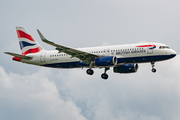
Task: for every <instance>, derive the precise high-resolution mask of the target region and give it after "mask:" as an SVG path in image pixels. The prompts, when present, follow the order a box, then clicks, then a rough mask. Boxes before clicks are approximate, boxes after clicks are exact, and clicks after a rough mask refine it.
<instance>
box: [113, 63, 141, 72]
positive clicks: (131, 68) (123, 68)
mask: <svg viewBox="0 0 180 120" xmlns="http://www.w3.org/2000/svg"><path fill="white" fill-rule="evenodd" d="M137 70H138V64H125V65H119V66H116V67H114V68H113V71H114V73H135V72H137Z"/></svg>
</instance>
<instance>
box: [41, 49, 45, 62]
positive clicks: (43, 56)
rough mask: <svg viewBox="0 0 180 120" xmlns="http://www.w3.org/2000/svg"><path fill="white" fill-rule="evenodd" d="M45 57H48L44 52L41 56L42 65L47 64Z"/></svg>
mask: <svg viewBox="0 0 180 120" xmlns="http://www.w3.org/2000/svg"><path fill="white" fill-rule="evenodd" d="M45 55H46V53H45V52H42V53H41V56H40V61H41V63H44V62H46V59H45Z"/></svg>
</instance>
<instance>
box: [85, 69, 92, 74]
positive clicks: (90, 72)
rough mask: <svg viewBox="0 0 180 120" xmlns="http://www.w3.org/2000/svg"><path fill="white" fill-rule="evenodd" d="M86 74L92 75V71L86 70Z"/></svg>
mask: <svg viewBox="0 0 180 120" xmlns="http://www.w3.org/2000/svg"><path fill="white" fill-rule="evenodd" d="M86 73H87V74H88V75H93V74H94V71H93V70H92V69H87V71H86Z"/></svg>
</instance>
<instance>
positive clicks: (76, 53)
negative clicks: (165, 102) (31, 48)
mask: <svg viewBox="0 0 180 120" xmlns="http://www.w3.org/2000/svg"><path fill="white" fill-rule="evenodd" d="M37 31H38V33H39V36H40V38H41V40H42V41H43V42H45V43H47V44H50V45H52V46H54V47H56V50H59V52H64V53H66V54H69V55H71V56H72V57H76V58H79V59H80V60H82V61H83V62H85V63H86V64H90V62H91V61H92V60H93V59H95V58H98V57H100V56H98V55H94V54H91V53H88V52H84V51H80V50H77V49H73V48H70V47H66V46H63V45H59V44H56V43H54V42H51V41H49V40H47V39H46V38H45V37H44V36H43V35H42V33H41V32H40V31H39V30H37Z"/></svg>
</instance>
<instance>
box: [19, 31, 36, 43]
mask: <svg viewBox="0 0 180 120" xmlns="http://www.w3.org/2000/svg"><path fill="white" fill-rule="evenodd" d="M17 35H18V38H27V39H29V40H31V41H35V40H34V39H33V37H32V36H31V35H29V34H27V33H25V32H23V31H21V30H17Z"/></svg>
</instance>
